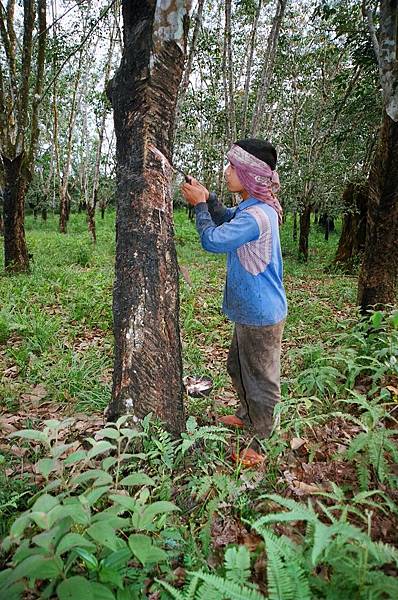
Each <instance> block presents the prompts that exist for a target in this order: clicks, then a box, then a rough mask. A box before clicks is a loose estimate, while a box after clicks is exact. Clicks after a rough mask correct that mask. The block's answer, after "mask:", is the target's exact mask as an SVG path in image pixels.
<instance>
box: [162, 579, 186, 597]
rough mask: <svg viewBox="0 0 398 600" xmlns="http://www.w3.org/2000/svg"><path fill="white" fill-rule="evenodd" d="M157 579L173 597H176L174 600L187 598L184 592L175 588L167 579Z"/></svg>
mask: <svg viewBox="0 0 398 600" xmlns="http://www.w3.org/2000/svg"><path fill="white" fill-rule="evenodd" d="M155 581H156V582H157V583H159V585H161V586H162V587H164V589H165V590H167V591H168V593H169V594H170V596H171V597H172V598H174V600H186V598H185V596H184V594H182V593H181V592H180V591H179V590H176V589H175V588H173V586H172V585H170V584H169V583H167V581H161V580H160V579H155Z"/></svg>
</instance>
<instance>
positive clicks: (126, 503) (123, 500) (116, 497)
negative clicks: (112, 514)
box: [109, 494, 137, 512]
mask: <svg viewBox="0 0 398 600" xmlns="http://www.w3.org/2000/svg"><path fill="white" fill-rule="evenodd" d="M109 500H112V502H116V504H120V506H122V507H123V508H127V510H132V511H134V510H135V509H136V508H137V501H136V500H134V499H133V498H130V496H122V494H109ZM119 512H120V511H119Z"/></svg>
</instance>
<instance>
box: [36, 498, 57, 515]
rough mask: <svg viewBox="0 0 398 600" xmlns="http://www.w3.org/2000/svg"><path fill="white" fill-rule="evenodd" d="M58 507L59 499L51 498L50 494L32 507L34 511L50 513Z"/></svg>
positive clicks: (38, 500) (39, 499)
mask: <svg viewBox="0 0 398 600" xmlns="http://www.w3.org/2000/svg"><path fill="white" fill-rule="evenodd" d="M58 505H59V501H58V498H54V496H51V495H50V494H43V495H42V496H40V497H39V498H38V499H37V500H36V502H35V503H34V505H33V506H32V511H37V512H50V510H51V509H52V508H54V507H55V506H58Z"/></svg>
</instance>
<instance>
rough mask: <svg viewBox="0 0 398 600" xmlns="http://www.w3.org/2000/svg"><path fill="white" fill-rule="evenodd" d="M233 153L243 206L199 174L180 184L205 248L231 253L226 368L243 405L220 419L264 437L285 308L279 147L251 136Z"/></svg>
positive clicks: (230, 171)
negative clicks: (229, 201)
mask: <svg viewBox="0 0 398 600" xmlns="http://www.w3.org/2000/svg"><path fill="white" fill-rule="evenodd" d="M227 157H228V160H229V163H228V165H227V167H226V169H225V173H224V176H225V179H226V183H227V187H228V189H229V191H230V192H233V193H239V194H240V195H241V197H242V201H241V203H240V204H239V205H238V206H237V207H235V208H226V207H225V206H223V205H222V204H221V203H220V202H218V200H217V197H216V195H215V194H213V193H209V191H208V190H207V189H206V188H205V187H204V186H203V185H201V184H200V183H199V182H198V181H196V180H195V179H191V182H190V183H185V184H184V185H183V186H182V188H181V191H182V194H183V196H184V198H185V199H186V201H187V202H188V203H189V204H191V205H192V206H194V207H195V213H196V227H197V230H198V233H199V235H200V238H201V243H202V246H203V248H204V249H205V250H208V251H209V252H217V253H226V254H227V277H226V283H225V290H224V301H223V312H224V314H225V315H226V316H227V317H228V318H229V319H230V320H231V321H233V322H234V324H235V327H234V333H233V337H232V342H231V346H230V349H229V354H228V361H227V370H228V373H229V375H230V376H231V379H232V383H233V385H234V387H235V389H236V391H237V394H238V396H239V400H240V407H239V409H238V411H237V413H236V416H232V415H229V416H226V417H223V418H221V419H220V421H221V422H223V423H224V424H226V425H232V426H235V427H247V428H248V429H249V431H250V432H251V433H252V435H253V436H255V438H257V439H261V438H265V437H268V436H269V435H270V433H271V431H272V429H273V425H274V422H273V411H274V406H275V404H276V403H277V402H278V401H279V400H280V352H281V339H282V333H283V326H284V321H285V318H286V313H287V303H286V296H285V291H284V288H283V282H282V255H281V248H280V240H279V223H280V221H281V216H282V209H281V206H280V204H279V202H278V200H277V198H276V196H275V194H276V192H277V191H278V190H279V178H278V174H277V172H276V170H275V168H276V162H277V153H276V150H275V148H274V147H273V146H272V144H270V142H268V141H264V140H260V139H253V138H250V139H244V140H239V141H237V142H236V143H235V144H233V146H232V148H231V150H230V151H229V152H228V153H227ZM253 448H255V449H257V450H258V448H259V445H258V443H256V440H254V443H253V444H252V450H251V455H253V454H255V452H254V451H253ZM246 452H247V451H246ZM257 456H258V458H259V459H260V458H261V456H260V455H257ZM242 458H244V455H243V453H242Z"/></svg>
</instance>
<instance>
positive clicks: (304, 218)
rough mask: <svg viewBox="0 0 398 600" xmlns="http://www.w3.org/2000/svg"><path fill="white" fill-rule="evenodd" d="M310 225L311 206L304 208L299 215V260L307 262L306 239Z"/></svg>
mask: <svg viewBox="0 0 398 600" xmlns="http://www.w3.org/2000/svg"><path fill="white" fill-rule="evenodd" d="M310 225H311V206H306V207H305V208H304V210H303V212H302V213H300V238H299V259H300V260H303V261H304V262H307V261H308V238H309V235H310Z"/></svg>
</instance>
